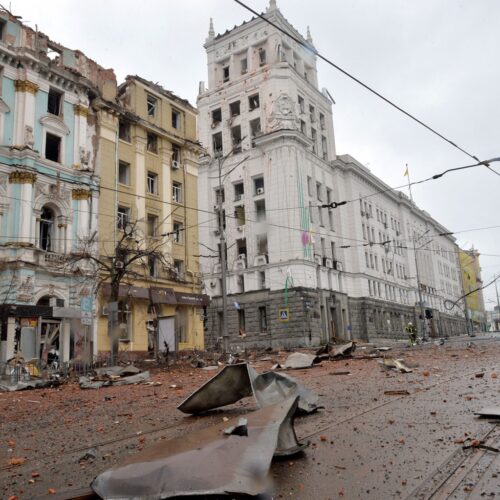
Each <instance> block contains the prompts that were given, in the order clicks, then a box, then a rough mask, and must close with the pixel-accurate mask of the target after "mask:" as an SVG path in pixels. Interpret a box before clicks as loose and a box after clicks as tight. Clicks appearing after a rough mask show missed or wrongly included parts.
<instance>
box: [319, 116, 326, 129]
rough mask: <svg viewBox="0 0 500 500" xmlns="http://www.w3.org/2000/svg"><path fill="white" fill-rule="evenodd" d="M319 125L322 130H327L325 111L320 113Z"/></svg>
mask: <svg viewBox="0 0 500 500" xmlns="http://www.w3.org/2000/svg"><path fill="white" fill-rule="evenodd" d="M319 126H320V128H321V130H325V128H326V125H325V115H324V114H323V113H320V114H319Z"/></svg>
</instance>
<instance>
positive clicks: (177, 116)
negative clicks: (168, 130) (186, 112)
mask: <svg viewBox="0 0 500 500" xmlns="http://www.w3.org/2000/svg"><path fill="white" fill-rule="evenodd" d="M172 128H176V129H180V128H181V113H180V112H179V111H177V110H176V109H173V110H172Z"/></svg>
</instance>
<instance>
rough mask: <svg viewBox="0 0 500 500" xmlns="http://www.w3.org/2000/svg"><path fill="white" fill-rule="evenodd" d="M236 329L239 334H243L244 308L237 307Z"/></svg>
mask: <svg viewBox="0 0 500 500" xmlns="http://www.w3.org/2000/svg"><path fill="white" fill-rule="evenodd" d="M238 330H239V334H240V335H245V310H244V309H238Z"/></svg>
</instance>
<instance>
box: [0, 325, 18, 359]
mask: <svg viewBox="0 0 500 500" xmlns="http://www.w3.org/2000/svg"><path fill="white" fill-rule="evenodd" d="M15 338H16V318H13V317H9V319H8V320H7V340H6V341H5V342H2V349H1V351H0V354H1V357H0V362H2V363H5V362H6V361H7V360H8V359H10V358H12V356H14V341H15Z"/></svg>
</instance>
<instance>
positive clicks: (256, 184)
mask: <svg viewBox="0 0 500 500" xmlns="http://www.w3.org/2000/svg"><path fill="white" fill-rule="evenodd" d="M253 188H254V194H255V196H258V195H260V194H264V177H256V178H255V179H254V180H253Z"/></svg>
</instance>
